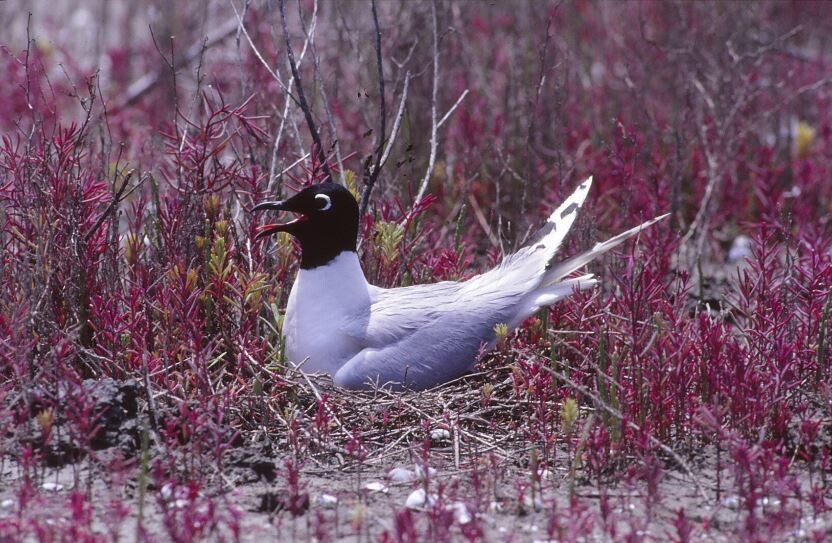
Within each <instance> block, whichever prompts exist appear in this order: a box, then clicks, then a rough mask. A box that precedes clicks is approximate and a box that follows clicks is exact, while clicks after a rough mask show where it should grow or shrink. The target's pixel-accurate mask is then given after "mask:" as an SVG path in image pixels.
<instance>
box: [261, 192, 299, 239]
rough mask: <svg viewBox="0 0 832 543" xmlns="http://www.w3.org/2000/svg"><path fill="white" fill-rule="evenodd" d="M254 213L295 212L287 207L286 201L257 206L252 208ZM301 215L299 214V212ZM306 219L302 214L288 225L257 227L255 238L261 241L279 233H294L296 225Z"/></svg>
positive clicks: (264, 203) (263, 203)
mask: <svg viewBox="0 0 832 543" xmlns="http://www.w3.org/2000/svg"><path fill="white" fill-rule="evenodd" d="M252 211H294V210H292V209H288V207H287V206H286V200H278V201H274V202H262V203H259V204H257V205H256V206H254V207H253V208H252ZM297 213H299V212H297ZM305 220H306V217H305V216H304V215H302V214H300V216H299V217H298V218H297V219H295V220H293V221H289V222H287V223H282V224H263V225H260V226H258V227H257V235H256V236H254V239H255V240H259V239H262V238H265V237H267V236H270V235H272V234H276V233H278V232H289V233H292V230H294V227H295V225H297V224H298V223H300V222H302V221H305Z"/></svg>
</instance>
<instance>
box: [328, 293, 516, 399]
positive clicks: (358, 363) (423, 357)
mask: <svg viewBox="0 0 832 543" xmlns="http://www.w3.org/2000/svg"><path fill="white" fill-rule="evenodd" d="M463 285H464V283H454V282H444V283H437V284H433V285H418V286H414V287H405V288H398V289H390V290H381V289H379V292H378V293H377V295H376V296H377V299H376V300H375V303H374V304H373V306H372V311H371V312H370V315H369V316H368V318H356V319H352V320H351V321H350V322H348V323H347V325H346V326H345V329H344V331H345V332H347V333H348V335H349V336H350V337H352V338H355V339H357V340H358V341H359V342H361V343H363V344H364V345H365V346H366V347H365V348H364V349H363V350H361V351H359V352H358V353H357V354H356V355H355V356H354V357H353V358H352V359H351V360H349V361H348V362H347V363H346V364H344V365H343V366H342V367H341V369H340V370H339V371H338V372H337V373H336V375H335V382H336V383H337V384H338V385H340V386H343V387H346V388H366V387H367V386H368V384H369V383H378V384H379V385H387V386H392V387H393V388H404V387H407V388H413V389H425V388H429V387H432V386H434V385H437V384H440V383H443V382H445V381H448V380H450V379H453V378H455V377H458V376H460V375H462V374H463V373H465V371H467V370H468V369H469V368H470V367H471V365H472V364H473V363H474V361H475V359H476V355H477V353H478V352H479V350H480V348H481V347H482V346H483V345H484V344H486V345H487V344H490V343H491V342H492V341H493V339H494V325H495V324H497V323H501V322H508V321H509V320H510V319H511V317H512V316H513V314H514V312H516V307H515V306H516V305H517V303H518V298H517V293H516V292H502V293H501V292H497V291H493V290H491V291H485V292H480V293H477V294H475V295H471V293H470V291H469V292H465V289H464V288H463Z"/></svg>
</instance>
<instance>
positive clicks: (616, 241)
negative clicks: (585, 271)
mask: <svg viewBox="0 0 832 543" xmlns="http://www.w3.org/2000/svg"><path fill="white" fill-rule="evenodd" d="M668 215H670V213H665V214H664V215H660V216H658V217H656V218H654V219H650V220H649V221H647V222H645V223H643V224H640V225H638V226H636V227H635V228H631V229H630V230H627V231H626V232H622V233H620V234H618V235H617V236H615V237H613V238H610V239H608V240H607V241H604V242H601V243H596V244H595V247H593V248H592V249H590V250H589V251H587V252H585V253H581V254H579V255H576V256H573V257H572V258H568V259H566V260H564V261H563V262H559V263H558V264H555V265H553V266H552V267H551V268H549V269H548V270H547V271H546V274H545V275H544V277H543V281H542V282H541V284H542V285H554V284H557V283H558V282H559V281H560V280H561V279H563V278H564V277H566V276H567V275H569V274H570V273H572V272H575V271H577V270H579V269H581V268H583V267H584V266H586V265H587V264H589V263H590V262H592V261H593V260H595V259H596V258H598V257H599V256H601V255H603V254H604V253H606V252H607V251H610V250H611V249H614V248H615V247H618V246H619V245H621V244H622V243H623V242H625V241H626V240H627V239H629V238H631V237H633V236H635V235H636V234H638V233H639V232H641V231H642V230H644V229H645V228H649V227H650V226H652V225H654V224H656V223H657V222H659V221H660V220H662V219H664V218H666V217H667V216H668Z"/></svg>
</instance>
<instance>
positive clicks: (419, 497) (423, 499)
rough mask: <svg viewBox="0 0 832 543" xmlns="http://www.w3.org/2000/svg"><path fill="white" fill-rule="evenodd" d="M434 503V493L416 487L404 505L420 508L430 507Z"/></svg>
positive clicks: (409, 507) (410, 507)
mask: <svg viewBox="0 0 832 543" xmlns="http://www.w3.org/2000/svg"><path fill="white" fill-rule="evenodd" d="M434 503H436V495H434V494H428V493H427V492H425V489H424V488H417V489H416V490H414V491H413V492H411V493H410V496H408V497H407V500H406V501H405V502H404V505H405V507H407V508H408V509H421V508H423V507H430V506H431V505H433V504H434Z"/></svg>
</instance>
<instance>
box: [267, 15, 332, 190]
mask: <svg viewBox="0 0 832 543" xmlns="http://www.w3.org/2000/svg"><path fill="white" fill-rule="evenodd" d="M284 4H285V0H278V7H279V8H280V19H281V21H282V22H283V35H284V36H285V38H286V55H287V56H288V58H289V67H290V68H291V70H292V75H293V76H294V78H295V81H296V82H297V87H298V105H299V106H300V109H301V111H303V116H304V118H305V119H306V125H307V127H308V128H309V133H310V135H311V136H312V141H313V142H314V144H315V147H316V152H317V154H318V162H319V163H318V166H317V167H319V168H321V169H322V170H323V171H324V175H325V176H326V179H327V180H329V181H331V180H332V172H330V171H329V164H327V160H326V154H325V153H324V147H323V144H322V143H321V136H320V133H319V132H318V128H317V127H316V126H315V119H314V117H313V116H312V110H311V109H310V107H309V103H308V102H307V101H306V94H305V93H304V92H303V81H302V80H301V78H300V73H299V72H298V65H297V62H295V53H294V51H293V49H292V40H291V39H289V26H288V24H287V23H286V7H285V5H284Z"/></svg>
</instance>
